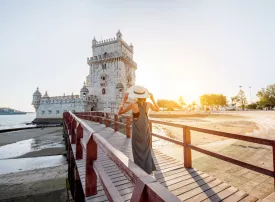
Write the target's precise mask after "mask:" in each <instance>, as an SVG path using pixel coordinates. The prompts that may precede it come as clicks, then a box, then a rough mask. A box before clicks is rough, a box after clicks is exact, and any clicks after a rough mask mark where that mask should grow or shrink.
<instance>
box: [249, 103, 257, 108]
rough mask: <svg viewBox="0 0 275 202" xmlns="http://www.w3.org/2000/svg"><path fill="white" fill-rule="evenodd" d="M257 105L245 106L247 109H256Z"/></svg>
mask: <svg viewBox="0 0 275 202" xmlns="http://www.w3.org/2000/svg"><path fill="white" fill-rule="evenodd" d="M257 106H258V104H257V103H251V104H249V105H247V109H257Z"/></svg>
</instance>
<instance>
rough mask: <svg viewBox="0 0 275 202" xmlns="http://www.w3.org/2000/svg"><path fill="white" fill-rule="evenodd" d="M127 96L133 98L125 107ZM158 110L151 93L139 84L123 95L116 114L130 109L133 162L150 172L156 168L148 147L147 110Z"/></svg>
mask: <svg viewBox="0 0 275 202" xmlns="http://www.w3.org/2000/svg"><path fill="white" fill-rule="evenodd" d="M128 97H130V98H132V99H134V102H131V103H130V104H129V105H128V106H127V107H124V105H125V103H126V101H127V99H128ZM148 97H150V99H151V101H152V103H153V104H152V103H150V102H146V98H148ZM149 109H151V110H153V111H159V106H158V105H157V103H156V102H155V100H154V97H153V95H152V94H151V93H149V92H148V90H147V89H146V88H143V87H141V86H134V87H132V88H131V89H130V90H129V91H128V92H127V93H125V95H124V99H123V101H122V103H121V105H120V107H119V111H118V114H124V113H126V112H128V111H129V110H132V115H133V124H132V150H133V157H134V162H135V164H137V165H138V166H139V167H141V168H142V169H143V170H144V171H145V172H147V173H148V174H151V173H152V171H154V170H156V167H155V163H154V161H153V158H152V154H151V147H150V136H151V134H150V128H149V121H148V116H147V114H148V111H149Z"/></svg>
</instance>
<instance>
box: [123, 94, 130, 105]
mask: <svg viewBox="0 0 275 202" xmlns="http://www.w3.org/2000/svg"><path fill="white" fill-rule="evenodd" d="M128 96H129V93H128V92H125V93H124V97H123V101H124V103H125V102H126V101H127V99H128Z"/></svg>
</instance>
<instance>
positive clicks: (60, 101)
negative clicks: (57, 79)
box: [32, 84, 97, 119]
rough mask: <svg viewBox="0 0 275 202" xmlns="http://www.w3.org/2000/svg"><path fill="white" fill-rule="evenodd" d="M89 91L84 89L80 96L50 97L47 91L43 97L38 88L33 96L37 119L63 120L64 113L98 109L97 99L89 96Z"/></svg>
mask: <svg viewBox="0 0 275 202" xmlns="http://www.w3.org/2000/svg"><path fill="white" fill-rule="evenodd" d="M88 94H89V91H88V89H87V88H86V86H85V84H84V87H83V88H82V89H81V91H80V96H79V95H67V96H65V95H63V96H55V97H50V96H48V93H47V91H46V93H45V95H44V96H43V97H42V96H41V93H40V92H39V90H38V88H37V90H36V92H35V93H34V94H33V101H32V105H33V106H34V108H35V109H36V118H37V119H55V118H62V116H63V112H66V111H76V112H84V111H91V110H95V109H96V103H97V99H96V98H95V97H94V96H91V95H88Z"/></svg>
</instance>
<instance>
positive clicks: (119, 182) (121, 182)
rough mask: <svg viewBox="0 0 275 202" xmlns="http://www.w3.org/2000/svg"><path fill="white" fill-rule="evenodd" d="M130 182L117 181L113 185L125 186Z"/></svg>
mask: <svg viewBox="0 0 275 202" xmlns="http://www.w3.org/2000/svg"><path fill="white" fill-rule="evenodd" d="M129 182H130V181H129V180H128V179H127V180H121V181H118V182H114V183H113V184H114V185H115V186H119V185H123V184H127V183H129Z"/></svg>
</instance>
